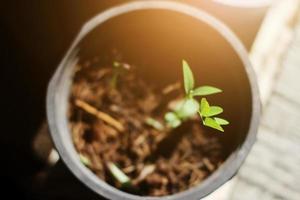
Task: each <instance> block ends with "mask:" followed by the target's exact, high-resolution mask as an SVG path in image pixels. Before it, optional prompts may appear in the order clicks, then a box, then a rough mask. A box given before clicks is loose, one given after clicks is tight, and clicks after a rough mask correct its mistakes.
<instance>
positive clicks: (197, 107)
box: [165, 60, 229, 132]
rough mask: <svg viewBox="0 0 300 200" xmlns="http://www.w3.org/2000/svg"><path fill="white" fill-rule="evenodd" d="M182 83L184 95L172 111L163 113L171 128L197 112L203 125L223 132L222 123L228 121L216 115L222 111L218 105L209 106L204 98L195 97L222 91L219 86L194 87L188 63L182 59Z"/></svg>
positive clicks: (225, 123)
mask: <svg viewBox="0 0 300 200" xmlns="http://www.w3.org/2000/svg"><path fill="white" fill-rule="evenodd" d="M182 71H183V83H184V91H185V97H184V99H182V100H180V101H179V102H178V103H177V104H176V106H175V108H174V109H173V111H172V112H168V113H166V114H165V120H166V122H167V124H168V126H170V127H171V128H176V127H178V126H180V125H181V124H182V122H183V121H185V120H187V119H189V118H192V117H193V116H195V114H197V113H198V114H199V115H200V117H201V120H202V123H203V125H205V126H207V127H211V128H214V129H216V130H219V131H222V132H224V129H223V127H222V126H223V125H228V124H229V122H228V121H227V120H225V119H222V118H219V117H216V116H217V115H219V114H221V113H222V112H223V109H222V108H221V107H219V106H210V105H209V103H208V101H207V99H206V98H202V99H201V101H200V102H198V100H197V99H196V97H198V96H206V95H212V94H216V93H220V92H222V90H220V89H219V88H216V87H212V86H200V87H196V88H195V80H194V75H193V72H192V70H191V68H190V67H189V64H188V63H187V62H186V61H185V60H183V62H182Z"/></svg>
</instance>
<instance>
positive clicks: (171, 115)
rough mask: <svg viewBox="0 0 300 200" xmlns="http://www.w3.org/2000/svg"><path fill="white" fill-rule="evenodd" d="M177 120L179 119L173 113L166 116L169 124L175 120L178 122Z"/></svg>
mask: <svg viewBox="0 0 300 200" xmlns="http://www.w3.org/2000/svg"><path fill="white" fill-rule="evenodd" d="M177 119H178V117H177V116H176V114H175V113H173V112H168V113H166V114H165V120H166V121H167V122H171V121H174V120H177Z"/></svg>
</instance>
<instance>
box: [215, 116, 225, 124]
mask: <svg viewBox="0 0 300 200" xmlns="http://www.w3.org/2000/svg"><path fill="white" fill-rule="evenodd" d="M214 119H215V121H216V122H217V123H218V124H220V125H228V124H229V121H227V120H226V119H222V118H219V117H215V118H214Z"/></svg>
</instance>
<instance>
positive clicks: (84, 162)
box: [79, 154, 91, 166]
mask: <svg viewBox="0 0 300 200" xmlns="http://www.w3.org/2000/svg"><path fill="white" fill-rule="evenodd" d="M79 159H80V162H81V163H82V164H84V165H85V166H89V165H90V164H91V161H90V160H89V159H88V158H87V157H86V156H84V155H82V154H79Z"/></svg>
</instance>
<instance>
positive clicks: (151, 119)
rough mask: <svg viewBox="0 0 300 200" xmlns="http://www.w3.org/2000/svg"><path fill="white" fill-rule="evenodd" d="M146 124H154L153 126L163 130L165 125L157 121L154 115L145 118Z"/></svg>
mask: <svg viewBox="0 0 300 200" xmlns="http://www.w3.org/2000/svg"><path fill="white" fill-rule="evenodd" d="M145 122H146V124H148V125H149V126H152V127H153V128H155V129H157V130H159V131H161V130H163V129H164V126H163V125H162V124H161V123H160V122H159V121H157V120H156V119H153V118H152V117H148V118H147V119H146V120H145Z"/></svg>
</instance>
